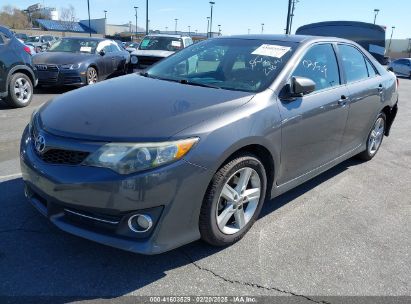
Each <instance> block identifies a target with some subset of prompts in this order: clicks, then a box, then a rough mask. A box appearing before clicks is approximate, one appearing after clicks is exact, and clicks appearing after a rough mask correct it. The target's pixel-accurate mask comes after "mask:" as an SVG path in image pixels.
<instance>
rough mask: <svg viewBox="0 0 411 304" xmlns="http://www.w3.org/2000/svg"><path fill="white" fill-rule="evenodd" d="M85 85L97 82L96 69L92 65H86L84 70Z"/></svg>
mask: <svg viewBox="0 0 411 304" xmlns="http://www.w3.org/2000/svg"><path fill="white" fill-rule="evenodd" d="M86 81H87V85H91V84H95V83H97V82H98V73H97V70H96V69H95V68H93V67H88V68H87V72H86Z"/></svg>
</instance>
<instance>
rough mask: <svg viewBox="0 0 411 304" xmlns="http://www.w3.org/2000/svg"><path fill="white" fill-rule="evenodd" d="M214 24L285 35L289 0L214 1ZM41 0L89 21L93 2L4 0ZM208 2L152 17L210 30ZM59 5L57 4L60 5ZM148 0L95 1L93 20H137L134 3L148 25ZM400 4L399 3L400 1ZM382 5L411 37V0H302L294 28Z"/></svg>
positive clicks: (175, 5)
mask: <svg viewBox="0 0 411 304" xmlns="http://www.w3.org/2000/svg"><path fill="white" fill-rule="evenodd" d="M214 1H215V2H216V4H215V7H214V23H213V24H214V26H213V30H214V31H217V25H218V24H221V28H222V32H223V34H225V35H230V34H246V33H247V31H248V29H250V31H251V33H260V32H261V23H264V24H265V25H264V32H265V33H283V32H284V28H285V22H286V15H287V3H288V0H252V1H245V0H214ZM36 2H40V3H44V4H45V5H46V6H52V7H56V8H57V9H60V8H61V7H63V6H68V5H69V4H72V5H73V6H74V7H75V9H76V15H77V17H78V18H79V19H87V0H59V1H56V0H54V1H53V0H40V1H39V0H38V1H35V0H33V1H32V0H13V1H11V0H2V5H3V4H10V5H14V6H17V7H19V8H27V6H29V5H31V4H34V3H36ZM208 2H209V1H207V0H174V1H173V0H150V1H149V6H150V11H149V14H150V16H149V19H150V20H151V25H150V27H151V28H152V29H160V30H164V29H165V27H168V29H169V30H174V24H175V23H174V19H175V18H178V19H179V21H178V30H182V31H188V26H189V25H190V26H191V30H192V31H195V30H198V31H199V32H205V31H206V29H207V19H206V18H207V16H209V15H210V5H209V3H208ZM56 3H57V4H56ZM145 3H146V1H145V0H90V6H91V18H102V17H104V12H103V11H104V10H107V11H108V14H107V18H108V23H112V24H124V23H128V22H129V21H132V22H133V23H135V17H134V8H133V7H134V6H138V7H139V10H138V16H139V22H138V23H139V26H140V27H141V26H143V25H144V24H145V8H146V5H145ZM394 3H395V4H394ZM375 8H378V9H380V12H379V15H378V17H377V23H378V24H380V25H385V26H387V28H388V31H387V38H388V37H389V35H390V34H391V27H392V26H395V27H396V29H395V31H394V38H411V13H410V12H411V0H391V1H389V0H299V3H298V4H297V6H296V10H295V17H294V22H293V32H294V31H295V29H296V28H297V27H298V26H300V25H303V24H307V23H312V22H320V21H329V20H353V21H364V22H373V20H374V9H375Z"/></svg>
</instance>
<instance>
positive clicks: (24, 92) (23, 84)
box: [5, 73, 34, 108]
mask: <svg viewBox="0 0 411 304" xmlns="http://www.w3.org/2000/svg"><path fill="white" fill-rule="evenodd" d="M17 87H19V88H21V89H18V88H17ZM16 89H17V90H18V91H19V92H17V93H16ZM33 89H34V88H33V83H32V82H31V79H30V77H28V76H27V75H26V74H23V73H15V74H13V75H11V77H10V82H9V84H8V92H9V93H8V95H7V97H6V99H5V100H6V102H7V104H8V105H9V106H11V107H15V108H23V107H27V106H28V105H29V104H30V103H31V100H32V99H33Z"/></svg>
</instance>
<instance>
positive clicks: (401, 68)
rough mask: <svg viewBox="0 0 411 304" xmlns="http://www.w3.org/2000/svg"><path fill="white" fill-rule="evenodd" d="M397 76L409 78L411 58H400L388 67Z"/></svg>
mask: <svg viewBox="0 0 411 304" xmlns="http://www.w3.org/2000/svg"><path fill="white" fill-rule="evenodd" d="M388 68H389V70H390V71H393V72H394V73H395V74H396V75H398V76H404V77H409V78H411V58H401V59H397V60H394V61H392V62H391V63H390V64H389V66H388Z"/></svg>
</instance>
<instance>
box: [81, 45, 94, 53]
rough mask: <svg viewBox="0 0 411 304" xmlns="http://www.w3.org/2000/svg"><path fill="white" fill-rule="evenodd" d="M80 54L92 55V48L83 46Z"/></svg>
mask: <svg viewBox="0 0 411 304" xmlns="http://www.w3.org/2000/svg"><path fill="white" fill-rule="evenodd" d="M80 52H87V53H91V46H82V47H80Z"/></svg>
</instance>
